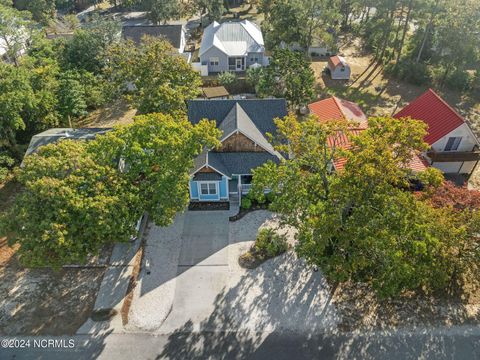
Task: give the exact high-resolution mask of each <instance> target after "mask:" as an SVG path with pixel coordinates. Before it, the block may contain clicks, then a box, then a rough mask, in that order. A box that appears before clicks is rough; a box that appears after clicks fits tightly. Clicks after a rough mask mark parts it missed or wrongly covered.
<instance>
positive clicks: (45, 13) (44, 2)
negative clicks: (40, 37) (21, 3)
mask: <svg viewBox="0 0 480 360" xmlns="http://www.w3.org/2000/svg"><path fill="white" fill-rule="evenodd" d="M25 10H28V11H30V12H31V13H32V17H33V20H35V21H37V22H39V23H41V24H42V25H48V23H49V22H50V21H51V20H52V19H53V18H54V17H55V12H56V9H55V0H29V1H27V2H26V4H25Z"/></svg>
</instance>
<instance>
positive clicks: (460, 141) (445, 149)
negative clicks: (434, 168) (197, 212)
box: [443, 136, 463, 152]
mask: <svg viewBox="0 0 480 360" xmlns="http://www.w3.org/2000/svg"><path fill="white" fill-rule="evenodd" d="M450 139H455V140H454V141H453V144H452V148H451V149H448V150H447V145H448V142H449V141H450ZM456 139H460V140H459V141H458V144H457V147H456V148H455V149H454V148H453V145H455V141H456ZM462 140H463V136H449V137H448V138H447V142H446V143H445V147H444V148H443V151H445V152H450V151H457V150H458V148H459V147H460V144H461V143H462Z"/></svg>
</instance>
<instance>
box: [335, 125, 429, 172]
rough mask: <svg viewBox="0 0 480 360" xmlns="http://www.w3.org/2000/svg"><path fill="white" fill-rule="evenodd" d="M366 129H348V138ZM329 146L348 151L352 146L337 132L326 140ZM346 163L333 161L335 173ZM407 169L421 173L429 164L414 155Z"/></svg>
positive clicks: (344, 135) (340, 160)
mask: <svg viewBox="0 0 480 360" xmlns="http://www.w3.org/2000/svg"><path fill="white" fill-rule="evenodd" d="M364 130H366V128H350V129H349V131H350V136H352V135H353V136H358V135H360V134H361V133H362V132H363V131H364ZM328 142H329V145H330V146H336V147H338V148H340V149H345V150H348V149H350V148H351V146H352V144H351V142H350V139H349V136H347V135H346V134H345V133H343V132H339V133H338V134H337V135H336V136H332V137H330V138H329V139H328ZM346 163H347V159H345V158H338V159H335V161H334V163H333V165H334V167H335V170H336V171H342V170H343V168H344V167H345V164H346ZM408 167H409V169H410V170H412V171H413V172H414V173H418V172H422V171H425V170H426V169H427V168H428V167H429V164H428V162H427V161H426V160H425V159H424V158H423V156H421V155H419V154H414V156H413V157H412V160H411V161H410V163H409V164H408Z"/></svg>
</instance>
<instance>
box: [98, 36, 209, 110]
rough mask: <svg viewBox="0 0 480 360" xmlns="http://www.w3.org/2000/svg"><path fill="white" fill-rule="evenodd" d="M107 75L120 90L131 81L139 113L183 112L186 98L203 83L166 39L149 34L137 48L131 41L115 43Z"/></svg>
mask: <svg viewBox="0 0 480 360" xmlns="http://www.w3.org/2000/svg"><path fill="white" fill-rule="evenodd" d="M107 78H108V79H109V80H110V81H111V82H112V83H115V84H117V86H118V88H119V89H123V90H124V89H125V87H126V85H127V84H133V85H134V88H135V89H134V90H133V95H132V97H133V102H134V104H135V105H136V106H137V107H138V109H139V110H140V111H141V112H142V113H152V112H162V113H172V114H173V113H176V112H177V111H179V110H183V111H186V102H185V101H186V100H188V99H192V98H195V97H196V96H197V95H198V94H199V93H200V86H201V84H202V82H201V78H200V75H199V74H198V73H197V72H195V71H194V70H193V69H192V67H191V65H190V64H188V63H187V62H186V60H185V59H184V58H183V57H181V56H178V55H175V50H174V49H173V48H172V46H171V45H170V44H169V43H168V42H167V41H165V40H161V39H154V38H148V37H145V38H144V39H143V40H142V43H141V44H140V46H138V47H136V46H135V45H134V43H133V42H131V41H126V42H122V43H118V44H114V45H113V46H112V47H111V48H110V50H109V62H108V69H107Z"/></svg>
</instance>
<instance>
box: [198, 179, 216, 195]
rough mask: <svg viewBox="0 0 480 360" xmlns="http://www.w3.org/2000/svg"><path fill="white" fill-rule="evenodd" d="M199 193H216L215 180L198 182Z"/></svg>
mask: <svg viewBox="0 0 480 360" xmlns="http://www.w3.org/2000/svg"><path fill="white" fill-rule="evenodd" d="M200 193H201V194H202V195H217V183H215V182H202V183H200Z"/></svg>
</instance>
